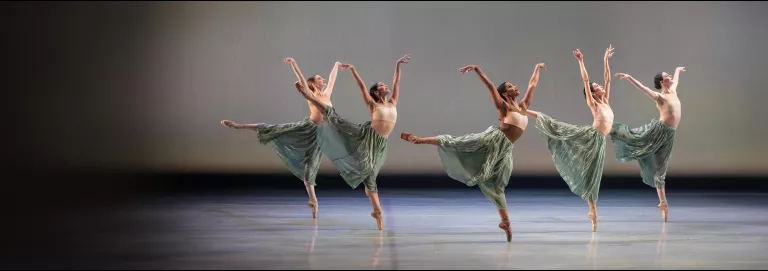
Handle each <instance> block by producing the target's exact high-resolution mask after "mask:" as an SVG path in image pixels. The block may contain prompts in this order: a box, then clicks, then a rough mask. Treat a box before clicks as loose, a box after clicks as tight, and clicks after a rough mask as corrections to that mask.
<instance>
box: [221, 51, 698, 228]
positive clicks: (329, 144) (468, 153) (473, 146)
mask: <svg viewBox="0 0 768 271" xmlns="http://www.w3.org/2000/svg"><path fill="white" fill-rule="evenodd" d="M613 53H614V48H613V47H612V46H609V47H608V48H607V49H606V50H605V55H604V56H603V60H604V63H605V64H604V75H603V79H604V80H605V81H604V82H605V83H604V86H601V85H599V84H597V83H595V82H591V81H590V80H589V75H588V74H587V69H586V67H585V66H584V57H583V55H582V53H581V51H579V50H578V49H576V50H575V51H573V56H574V57H576V59H577V60H578V62H579V68H580V69H581V78H582V81H583V83H584V86H583V91H584V97H585V99H586V102H587V106H588V107H589V109H590V111H591V112H592V116H593V117H594V121H593V122H592V125H573V124H569V123H564V122H561V121H558V120H555V119H553V118H551V117H550V116H548V115H546V114H544V113H541V112H537V111H533V110H530V109H529V108H530V105H531V102H532V100H533V93H534V90H535V89H536V85H537V84H538V82H539V74H540V72H541V71H543V70H546V66H545V65H544V63H539V64H537V65H536V67H535V68H534V70H533V75H532V76H531V79H530V80H529V81H528V88H527V91H526V92H525V96H524V97H523V98H522V100H520V101H518V100H517V98H518V96H520V91H519V90H518V88H517V86H515V85H514V84H512V83H510V82H504V83H502V84H500V85H499V86H498V87H494V84H493V83H492V82H491V80H490V79H488V77H487V76H486V75H485V73H483V71H482V69H480V67H478V66H477V65H469V66H466V67H463V68H461V69H460V70H459V71H460V72H461V73H462V74H464V73H467V72H470V71H475V72H476V73H477V75H478V76H479V77H480V80H481V81H482V82H483V83H484V84H485V86H486V87H487V88H488V90H489V92H490V94H491V99H492V100H493V105H494V107H495V108H496V110H497V112H498V119H499V121H500V124H499V126H491V127H488V129H486V130H485V131H484V132H480V133H472V134H467V135H463V136H452V135H439V136H435V137H418V136H415V135H413V134H411V133H402V134H401V135H400V137H401V138H402V139H403V140H405V141H407V142H410V143H413V144H430V145H435V146H437V151H438V155H439V157H440V161H441V163H442V166H443V169H444V170H445V171H446V173H447V174H448V176H449V177H451V178H452V179H455V180H457V181H459V182H462V183H464V184H466V185H467V186H475V185H477V186H479V187H480V191H482V193H483V194H484V195H485V196H486V197H487V198H488V199H489V200H490V201H491V202H492V203H493V204H494V205H496V207H497V208H498V211H499V215H500V216H501V223H500V224H499V228H501V229H502V230H504V232H505V234H506V238H507V241H508V242H510V241H511V237H512V227H511V224H510V222H509V216H508V213H507V202H506V197H505V195H504V190H505V187H506V186H507V184H508V182H509V178H510V175H511V173H512V149H513V147H514V143H515V141H517V139H518V138H520V136H522V134H523V133H524V132H525V129H526V127H527V126H528V117H529V116H530V117H532V118H534V119H535V121H536V125H535V126H536V129H537V130H539V134H540V135H541V136H543V137H544V138H545V139H546V141H547V147H548V149H549V152H550V153H551V154H552V160H553V161H554V164H555V168H556V169H557V171H558V172H559V173H560V176H561V177H562V178H563V180H565V182H566V183H567V184H568V186H569V187H570V189H571V191H572V192H573V193H574V194H576V195H579V196H580V197H581V198H582V199H583V200H585V201H586V202H587V203H588V205H589V213H588V217H589V219H590V220H591V222H592V231H593V232H594V231H596V230H597V207H596V202H597V198H598V191H599V189H600V180H601V178H602V175H603V165H604V160H605V145H606V137H607V136H609V135H610V136H611V139H612V141H613V144H614V146H615V152H616V159H617V160H618V161H620V162H630V161H638V163H639V165H640V174H641V176H642V180H643V182H644V183H645V184H647V185H649V186H651V187H654V188H656V190H657V192H658V196H659V200H660V203H659V205H658V208H659V209H660V210H661V212H662V218H663V221H665V222H666V221H667V211H668V205H667V200H666V195H665V191H664V186H665V177H666V172H667V165H668V162H669V157H670V153H671V150H672V145H673V142H674V136H675V129H676V128H677V125H678V124H679V122H680V117H681V108H680V100H679V99H678V96H677V85H678V82H679V75H680V72H682V71H685V68H684V67H678V68H677V69H676V70H675V73H674V76H670V75H669V74H668V73H665V72H661V73H659V74H657V75H656V76H655V77H654V79H653V81H654V82H653V83H654V88H656V89H657V90H660V92H656V91H653V90H651V89H650V88H648V87H646V86H644V85H643V84H641V83H640V82H639V81H637V80H636V79H635V78H633V77H632V76H630V75H628V74H625V73H617V74H615V76H617V77H619V78H621V79H627V80H629V82H630V83H631V84H632V85H634V86H635V87H637V88H638V89H640V90H642V91H643V92H644V93H645V95H647V96H648V97H649V98H651V100H653V101H654V102H655V104H656V107H657V108H658V109H659V118H658V119H653V120H651V122H650V123H648V124H645V125H643V126H641V127H638V128H633V129H630V128H629V127H628V126H627V125H625V124H621V123H614V121H613V119H614V115H613V111H612V110H611V106H610V105H609V99H610V89H611V70H610V66H609V65H608V60H609V59H610V58H611V56H613ZM409 61H410V56H409V55H405V56H404V57H402V58H400V59H398V60H397V63H396V64H395V75H394V80H393V83H392V91H391V92H390V90H389V86H387V85H386V84H384V83H382V82H377V83H375V84H373V85H372V86H371V87H370V88H369V89H366V85H365V83H363V80H362V79H361V78H360V75H359V74H358V73H357V70H356V69H355V67H354V66H352V65H351V64H344V63H340V62H336V63H335V65H334V66H333V69H332V70H331V73H330V75H329V80H328V82H327V83H326V81H325V79H324V78H323V77H321V76H319V75H314V76H312V77H310V78H309V79H305V78H304V75H303V74H302V73H301V70H300V69H299V67H298V64H297V63H296V61H295V60H294V59H292V58H286V59H285V60H284V62H285V63H287V64H290V65H291V67H292V68H293V71H294V73H295V74H296V77H297V78H298V81H296V83H295V87H296V89H297V90H298V91H299V93H300V94H301V95H302V96H304V98H305V99H306V100H307V101H308V104H309V110H310V115H309V117H308V118H305V119H303V120H302V121H299V122H294V123H286V124H277V125H270V124H264V123H257V124H238V123H235V122H233V121H230V120H224V121H222V122H221V124H223V125H224V126H227V127H231V128H235V129H249V130H253V131H256V132H257V136H258V139H259V141H260V143H261V144H267V143H273V144H272V145H273V146H274V149H275V151H276V152H277V153H278V155H279V156H280V158H281V159H282V161H283V162H284V164H285V165H286V166H287V167H288V169H289V170H290V171H291V172H292V173H293V174H294V175H296V177H298V178H300V179H302V180H303V181H304V185H305V187H306V190H307V194H308V195H309V202H308V203H307V205H308V206H309V207H310V208H311V209H312V217H313V218H317V211H318V201H317V197H316V196H315V189H314V187H315V185H316V183H315V179H316V177H317V171H318V168H319V164H320V158H321V156H322V154H323V153H325V154H326V155H327V157H328V158H329V159H330V160H331V161H332V162H333V165H334V166H335V167H336V168H337V169H338V170H339V171H340V174H341V176H342V178H343V179H344V180H345V181H346V182H347V183H348V184H349V185H350V186H351V187H352V188H356V187H357V186H359V185H360V184H364V185H365V188H366V189H365V193H366V195H367V196H368V198H369V199H370V201H371V205H372V206H373V212H372V213H371V216H372V217H373V218H375V219H376V223H377V226H378V229H379V230H381V229H382V220H383V215H382V209H381V204H380V203H379V197H378V190H377V187H376V177H377V176H378V174H379V170H380V169H381V167H382V165H383V164H384V160H385V159H386V151H387V138H388V136H389V134H390V133H391V132H392V130H393V129H394V127H395V122H396V120H397V102H398V99H399V98H400V95H399V94H400V73H401V72H400V69H401V66H402V64H405V63H408V62H409ZM339 68H342V69H343V70H345V71H350V72H352V75H353V76H354V78H355V81H356V82H357V86H358V88H359V89H360V94H361V95H362V97H363V102H364V103H365V105H366V107H367V108H368V111H369V112H370V116H371V120H370V121H367V122H365V123H363V124H356V123H352V122H349V121H347V120H345V119H343V118H341V117H340V116H339V115H338V113H336V110H335V108H334V107H333V105H332V104H331V95H332V94H333V88H334V83H335V81H336V75H337V72H338V69H339ZM390 94H391V95H390Z"/></svg>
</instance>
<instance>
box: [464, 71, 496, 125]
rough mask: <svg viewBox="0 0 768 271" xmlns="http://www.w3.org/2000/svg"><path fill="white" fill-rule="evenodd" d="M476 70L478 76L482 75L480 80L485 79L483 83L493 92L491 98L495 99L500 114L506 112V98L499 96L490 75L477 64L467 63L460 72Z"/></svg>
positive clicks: (494, 102) (494, 103)
mask: <svg viewBox="0 0 768 271" xmlns="http://www.w3.org/2000/svg"><path fill="white" fill-rule="evenodd" d="M472 70H474V71H475V72H477V76H478V77H480V81H483V84H485V86H486V87H487V88H488V91H490V92H491V100H493V105H494V106H496V110H498V111H499V114H502V115H504V114H506V110H507V107H506V103H505V102H504V99H502V98H501V96H499V92H498V91H496V88H495V87H494V86H493V83H492V82H491V80H490V79H488V76H486V75H485V73H484V72H483V70H481V69H480V67H478V66H477V65H467V66H465V67H463V68H461V69H459V72H461V74H464V73H466V72H468V71H472Z"/></svg>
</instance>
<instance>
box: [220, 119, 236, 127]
mask: <svg viewBox="0 0 768 271" xmlns="http://www.w3.org/2000/svg"><path fill="white" fill-rule="evenodd" d="M221 125H224V126H226V127H229V128H235V129H237V128H240V127H239V126H240V125H239V124H237V123H235V122H234V121H231V120H222V121H221Z"/></svg>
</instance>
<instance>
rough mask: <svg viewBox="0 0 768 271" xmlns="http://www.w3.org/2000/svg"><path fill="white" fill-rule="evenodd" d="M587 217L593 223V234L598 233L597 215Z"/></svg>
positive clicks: (591, 214) (592, 214) (590, 214)
mask: <svg viewBox="0 0 768 271" xmlns="http://www.w3.org/2000/svg"><path fill="white" fill-rule="evenodd" d="M587 217H589V220H590V221H592V232H596V231H597V215H596V214H595V213H589V214H587Z"/></svg>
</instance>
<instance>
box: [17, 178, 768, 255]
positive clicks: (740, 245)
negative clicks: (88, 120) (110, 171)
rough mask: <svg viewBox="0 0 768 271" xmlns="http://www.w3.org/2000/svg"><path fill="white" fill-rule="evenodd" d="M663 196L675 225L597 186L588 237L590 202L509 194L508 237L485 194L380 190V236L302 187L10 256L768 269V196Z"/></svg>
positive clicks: (166, 208) (173, 212)
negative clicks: (315, 211) (596, 220)
mask: <svg viewBox="0 0 768 271" xmlns="http://www.w3.org/2000/svg"><path fill="white" fill-rule="evenodd" d="M668 193H669V194H668V197H669V203H670V212H669V222H667V223H662V221H661V215H660V212H659V211H658V209H657V208H656V205H657V204H658V199H657V198H656V194H655V191H654V190H652V189H648V190H632V191H626V190H603V191H601V195H600V196H601V198H600V200H599V202H598V211H599V215H600V224H599V228H598V231H597V232H596V233H592V232H591V231H590V223H589V220H588V219H587V211H588V208H587V204H586V203H585V202H583V201H581V199H579V198H578V197H576V196H575V195H573V194H571V193H569V192H568V191H567V190H520V191H507V200H508V202H509V207H510V219H511V221H512V224H513V237H512V242H511V243H507V242H506V240H505V238H504V233H503V232H502V231H501V230H500V229H499V228H498V227H497V224H498V223H499V216H498V213H497V211H496V209H495V208H494V207H493V205H492V204H491V203H490V202H488V201H487V200H486V199H485V198H484V197H483V196H482V194H481V193H480V191H479V190H477V189H461V190H435V191H427V190H385V191H381V194H380V197H381V203H382V206H383V208H384V213H385V221H384V230H383V231H378V230H376V223H375V220H374V219H373V218H371V217H370V215H369V213H370V212H371V207H370V203H369V201H368V199H367V198H366V197H365V195H364V193H363V191H362V190H361V189H357V190H341V191H324V190H323V189H322V187H319V188H318V197H319V200H320V210H319V217H318V219H317V220H314V219H312V217H311V213H310V209H309V208H308V207H307V206H306V202H307V199H306V194H304V192H303V191H301V190H298V191H254V192H240V193H237V194H231V193H230V194H216V195H212V194H208V195H175V196H166V197H161V198H152V199H149V200H146V201H143V202H142V203H140V204H138V203H137V204H133V205H129V206H124V207H121V208H119V209H116V208H110V209H109V210H107V209H103V210H100V209H93V210H90V211H81V212H77V213H69V214H66V215H63V214H62V216H66V217H61V218H60V220H57V221H58V222H56V223H57V224H56V225H57V226H56V227H57V228H56V230H55V231H56V232H54V233H53V234H56V236H58V237H57V238H59V239H57V240H56V241H57V242H58V244H59V246H58V247H46V249H43V250H40V252H38V253H39V254H38V256H40V257H38V258H37V259H38V261H35V260H34V257H32V258H25V260H21V258H18V257H16V258H14V259H16V261H13V262H12V263H13V265H14V266H16V267H22V268H25V267H43V268H100V267H104V268H113V269H114V268H117V269H126V268H138V269H768V257H766V255H768V197H767V196H768V194H764V193H712V192H678V191H669V192H668ZM62 221H67V222H62ZM30 231H31V229H30ZM28 233H29V234H34V233H33V232H28ZM48 243H49V244H50V243H52V241H51V240H48ZM28 245H29V246H30V247H34V246H35V245H34V244H28ZM27 249H30V248H27ZM25 255H26V254H25ZM27 256H29V255H27ZM6 263H10V262H6Z"/></svg>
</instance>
